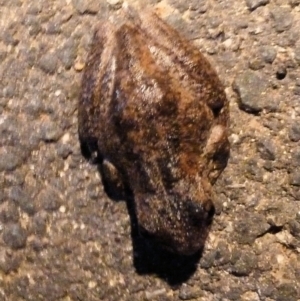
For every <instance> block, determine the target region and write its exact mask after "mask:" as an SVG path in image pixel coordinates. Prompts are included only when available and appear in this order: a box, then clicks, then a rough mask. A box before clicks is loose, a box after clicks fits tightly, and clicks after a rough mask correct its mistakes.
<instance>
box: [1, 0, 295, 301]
mask: <svg viewBox="0 0 300 301" xmlns="http://www.w3.org/2000/svg"><path fill="white" fill-rule="evenodd" d="M121 2H122V1H109V3H108V2H106V1H99V0H94V1H93V0H89V1H78V0H76V1H75V0H74V1H56V0H53V1H48V2H47V1H29V0H23V1H20V0H10V1H8V0H0V20H1V25H0V26H1V31H0V65H1V66H0V78H1V80H0V135H1V139H0V172H1V174H0V226H1V227H0V229H1V240H0V245H1V249H0V275H1V277H0V300H16V301H24V300H26V301H27V300H34V301H44V300H50V301H51V300H55V301H57V300H58V301H65V300H72V301H73V300H74V301H75V300H76V301H78V300H91V301H99V300H109V301H114V300H116V301H119V300H128V301H129V300H164V301H166V300H168V301H169V300H170V301H171V300H172V301H174V300H176V301H177V300H197V301H210V300H211V301H219V300H224V301H227V300H242V301H245V300H251V301H252V300H255V301H256V300H266V301H275V300H291V301H294V300H299V299H300V284H299V279H300V264H299V262H300V254H299V250H300V213H299V211H300V210H299V209H300V203H299V201H300V188H299V187H300V168H299V166H300V145H299V124H300V120H299V119H300V117H299V115H300V112H299V94H300V92H299V87H300V78H299V73H300V65H299V63H300V51H299V50H300V44H299V41H300V38H299V35H300V31H299V28H300V18H299V14H300V6H299V5H300V2H299V1H298V0H274V1H269V3H267V4H265V5H262V6H258V7H257V8H256V9H254V10H250V9H249V6H248V5H249V3H250V5H253V6H255V5H256V4H257V3H262V2H263V1H236V0H226V1H210V0H201V1H200V0H197V1H179V0H170V1H167V0H164V1H158V0H149V1H146V0H145V1H143V3H149V5H150V6H151V7H152V8H156V10H157V12H158V13H159V15H160V16H161V17H162V18H163V19H164V20H166V21H167V22H168V23H169V24H171V25H172V26H173V27H175V28H176V29H177V30H179V31H180V32H181V33H182V34H183V35H184V36H185V37H186V38H188V39H189V40H191V41H192V42H193V43H194V44H195V45H196V47H197V48H199V49H200V50H201V51H202V53H203V54H204V55H205V57H207V58H208V59H209V61H210V62H211V63H212V64H213V66H214V67H215V68H216V69H217V71H218V74H219V77H220V78H221V79H222V80H223V81H224V86H225V88H226V94H227V97H228V99H229V101H230V116H231V122H230V142H231V155H230V159H229V162H228V165H227V167H226V169H225V170H224V172H223V173H222V175H221V176H220V177H219V179H218V181H217V182H216V184H215V186H214V190H215V192H216V195H217V196H218V197H217V198H216V200H215V208H216V214H215V217H214V222H213V224H212V227H211V230H210V233H209V236H208V238H207V241H206V244H205V249H204V251H203V253H202V256H201V257H200V258H197V257H196V258H194V259H193V260H194V261H193V260H191V259H190V260H188V259H186V258H178V257H171V256H169V255H167V254H165V253H163V252H161V251H159V250H157V249H155V248H152V247H151V246H150V245H149V246H147V244H145V241H143V240H141V239H140V238H139V237H138V236H137V235H136V233H135V230H134V229H133V230H134V231H133V230H132V229H131V221H130V218H129V215H128V211H127V208H126V203H125V202H123V201H120V202H114V201H112V200H110V199H109V198H108V197H107V196H106V194H105V192H104V191H103V186H102V184H101V180H100V176H99V172H98V170H97V168H96V166H93V165H91V164H89V163H88V162H86V160H85V159H84V158H83V157H82V155H81V151H80V146H79V142H78V134H77V111H76V109H77V103H78V97H79V91H80V85H81V76H82V72H81V70H82V69H83V66H84V62H86V59H87V54H88V51H89V49H90V46H91V40H92V33H93V30H92V29H93V28H94V26H95V24H97V23H98V22H99V20H100V19H102V17H103V16H105V15H107V14H112V13H113V12H116V10H117V9H118V8H119V7H120V3H121ZM130 2H133V1H130ZM247 3H248V4H247ZM251 3H252V4H251ZM278 10H279V12H278ZM280 14H281V15H282V17H283V19H281V18H280V17H278V16H280ZM281 22H283V23H282V24H280V23H281ZM282 30H284V31H282ZM45 56H46V58H47V60H53V62H54V63H55V64H56V65H55V70H54V72H53V71H51V70H53V69H52V67H51V65H50V66H49V64H48V63H49V62H48V63H45V67H46V68H45V67H44V68H41V66H42V65H41V59H42V58H43V57H45ZM254 59H255V60H257V61H258V63H257V62H254V63H255V64H254V63H253V60H254ZM261 62H262V63H261ZM250 63H251V64H250ZM253 66H254V68H251V67H253ZM258 67H259V68H258ZM47 68H49V70H50V71H51V72H53V73H51V72H49V71H48V69H47ZM250 69H251V70H250ZM284 70H285V72H283V71H284ZM246 71H250V72H254V73H256V74H257V75H258V76H259V78H263V79H264V81H265V82H266V83H267V85H268V86H267V90H266V91H265V93H264V91H262V93H261V94H260V97H261V102H258V104H263V107H262V109H261V110H260V111H259V112H255V113H252V112H251V113H250V112H247V111H244V110H242V109H240V107H239V105H240V100H239V98H238V96H237V94H236V92H234V91H233V88H232V84H233V82H234V80H235V79H236V78H237V77H238V76H239V75H243V74H244V73H245V72H246ZM278 71H280V72H279V74H281V76H280V77H278V76H277V73H278ZM252 88H253V90H255V87H252ZM244 90H245V87H244ZM272 159H274V160H272ZM4 234H5V235H4ZM130 234H132V237H130V236H131V235H130ZM14 246H15V248H14Z"/></svg>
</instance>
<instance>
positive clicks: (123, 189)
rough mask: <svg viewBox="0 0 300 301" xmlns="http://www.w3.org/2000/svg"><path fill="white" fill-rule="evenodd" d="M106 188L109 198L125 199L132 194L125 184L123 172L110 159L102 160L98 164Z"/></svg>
mask: <svg viewBox="0 0 300 301" xmlns="http://www.w3.org/2000/svg"><path fill="white" fill-rule="evenodd" d="M98 168H99V171H100V174H101V177H102V183H103V186H104V190H105V192H106V194H107V195H108V197H109V198H111V199H113V200H125V199H127V198H128V196H129V195H130V194H131V192H130V190H129V188H128V186H127V185H126V184H125V182H124V179H123V176H122V174H121V173H120V172H119V171H118V169H117V168H116V167H115V166H114V165H113V164H112V163H111V162H110V161H108V160H106V159H104V160H102V162H101V164H99V165H98Z"/></svg>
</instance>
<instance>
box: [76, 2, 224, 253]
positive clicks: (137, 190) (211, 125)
mask: <svg viewBox="0 0 300 301" xmlns="http://www.w3.org/2000/svg"><path fill="white" fill-rule="evenodd" d="M122 16H123V20H122V22H121V23H118V24H115V23H114V22H111V21H105V22H102V23H101V24H99V26H98V27H97V29H96V31H95V34H94V38H93V42H92V46H91V50H90V53H89V57H88V60H87V63H86V67H85V71H84V74H83V79H82V92H81V97H80V101H79V115H78V118H79V138H80V142H81V145H82V148H83V149H85V151H86V152H87V153H88V154H89V155H93V154H94V153H96V154H97V156H98V157H100V158H101V160H102V163H101V164H103V165H105V166H106V167H107V166H109V168H103V170H106V171H109V172H107V176H106V178H107V179H108V182H109V177H110V176H111V175H113V176H112V178H113V179H112V183H116V178H117V179H118V180H119V181H120V182H121V183H123V184H124V186H126V187H129V188H130V190H131V191H132V194H133V196H134V204H135V212H136V216H137V220H138V225H139V229H140V230H141V233H147V234H148V235H149V236H151V237H153V238H154V239H156V240H157V241H158V242H159V243H161V244H162V245H163V246H165V247H166V248H167V249H169V250H171V251H173V252H176V253H179V254H184V255H190V254H193V253H195V252H197V251H198V250H200V249H201V248H202V247H203V244H204V242H205V239H206V237H207V234H208V230H209V226H210V224H211V221H212V217H213V214H214V205H213V192H212V185H213V184H214V183H215V181H216V179H217V178H218V176H219V175H220V173H221V172H222V171H223V169H224V168H225V166H226V164H227V160H228V157H229V148H230V147H229V142H228V121H229V107H228V101H227V99H226V95H225V93H224V88H223V85H222V83H221V82H220V80H219V78H218V76H217V74H216V72H215V70H214V69H213V67H212V66H211V65H210V63H209V62H208V60H207V59H206V58H205V57H204V56H203V55H202V54H201V53H200V52H199V50H198V49H197V48H196V47H195V46H194V45H193V44H192V43H191V42H190V41H188V40H186V39H185V38H184V37H183V36H181V35H180V34H179V33H178V32H177V31H176V30H174V29H173V28H171V27H170V26H169V25H168V24H167V23H165V22H164V21H163V20H161V19H160V18H159V17H158V16H157V15H156V14H155V13H152V12H147V11H142V12H139V13H138V12H137V11H135V10H133V9H132V8H126V9H123V12H122ZM112 171H113V172H112Z"/></svg>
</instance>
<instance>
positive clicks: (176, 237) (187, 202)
mask: <svg viewBox="0 0 300 301" xmlns="http://www.w3.org/2000/svg"><path fill="white" fill-rule="evenodd" d="M181 185H182V184H181ZM181 185H180V186H181ZM196 186H197V187H196ZM181 187H182V186H181ZM177 188H178V189H173V190H172V192H170V193H168V194H164V195H159V194H156V195H146V196H145V195H144V196H143V197H142V196H137V197H136V213H137V218H138V223H139V228H140V230H141V233H142V234H143V235H145V234H146V236H147V237H150V238H153V239H155V241H157V242H159V244H161V245H162V246H163V247H165V248H166V249H168V250H170V251H172V252H174V253H177V254H181V255H192V254H194V253H196V252H197V251H199V250H201V249H202V248H203V246H204V243H205V240H206V238H207V235H208V231H209V228H210V225H211V222H212V219H213V215H214V212H215V209H214V205H213V202H212V199H211V194H210V193H207V191H205V190H204V189H203V188H202V187H201V184H199V183H198V184H197V185H195V187H190V188H189V189H188V191H186V189H185V192H183V191H181V190H180V187H177ZM196 188H197V189H196Z"/></svg>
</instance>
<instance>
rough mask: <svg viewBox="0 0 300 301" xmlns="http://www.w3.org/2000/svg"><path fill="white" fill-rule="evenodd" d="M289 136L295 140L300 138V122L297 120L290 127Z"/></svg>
mask: <svg viewBox="0 0 300 301" xmlns="http://www.w3.org/2000/svg"><path fill="white" fill-rule="evenodd" d="M289 138H290V140H291V141H293V142H298V141H299V140H300V124H299V123H297V122H295V123H294V124H293V125H292V126H291V127H290V129H289Z"/></svg>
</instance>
